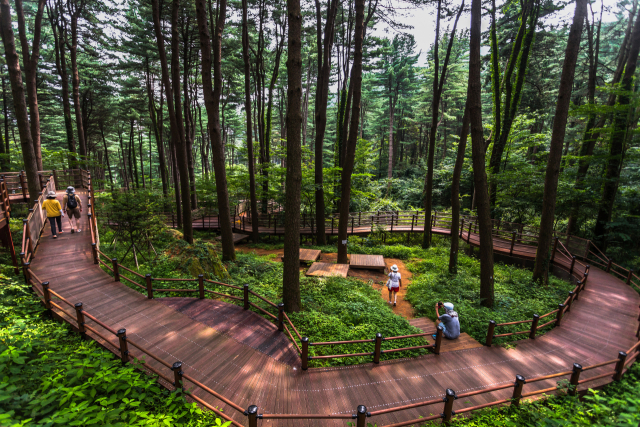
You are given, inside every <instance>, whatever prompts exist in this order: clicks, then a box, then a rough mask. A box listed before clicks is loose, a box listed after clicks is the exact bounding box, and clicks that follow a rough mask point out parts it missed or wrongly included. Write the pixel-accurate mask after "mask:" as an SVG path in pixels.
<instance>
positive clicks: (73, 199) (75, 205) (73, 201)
mask: <svg viewBox="0 0 640 427" xmlns="http://www.w3.org/2000/svg"><path fill="white" fill-rule="evenodd" d="M62 206H64V211H65V212H66V214H67V215H68V216H69V224H71V232H72V233H74V232H75V231H77V232H78V233H79V232H81V231H82V230H80V214H81V213H82V202H80V197H78V196H76V189H75V188H73V187H67V194H65V195H64V197H63V199H62ZM74 218H75V222H76V227H74V226H73V220H74Z"/></svg>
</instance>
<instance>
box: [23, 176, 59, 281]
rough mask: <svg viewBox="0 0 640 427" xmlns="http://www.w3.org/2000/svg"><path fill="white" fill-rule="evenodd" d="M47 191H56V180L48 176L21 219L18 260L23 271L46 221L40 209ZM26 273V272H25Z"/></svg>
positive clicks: (27, 265) (29, 260)
mask: <svg viewBox="0 0 640 427" xmlns="http://www.w3.org/2000/svg"><path fill="white" fill-rule="evenodd" d="M49 191H56V182H55V179H54V178H53V176H50V177H49V178H48V179H47V180H46V181H45V182H44V186H43V188H42V191H41V192H40V194H39V195H38V198H37V199H36V200H35V203H34V204H33V207H32V208H31V209H29V215H27V217H26V218H25V219H23V220H22V245H21V250H20V260H21V262H22V266H23V267H22V268H23V270H24V271H26V269H28V268H29V265H30V263H31V259H32V258H33V256H34V251H35V248H36V246H37V245H38V241H39V240H40V235H41V234H42V230H43V229H44V226H45V224H46V221H47V215H46V214H45V213H44V212H43V211H42V203H43V202H44V200H45V199H46V195H47V193H48V192H49ZM25 275H26V273H25Z"/></svg>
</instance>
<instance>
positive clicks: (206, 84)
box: [196, 0, 236, 261]
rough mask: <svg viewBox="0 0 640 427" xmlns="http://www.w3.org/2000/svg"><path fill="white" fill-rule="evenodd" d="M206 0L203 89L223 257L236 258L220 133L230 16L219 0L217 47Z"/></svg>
mask: <svg viewBox="0 0 640 427" xmlns="http://www.w3.org/2000/svg"><path fill="white" fill-rule="evenodd" d="M206 7H207V3H206V0H197V1H196V16H197V18H198V34H199V35H200V51H201V55H202V92H203V94H204V105H205V108H206V109H207V118H208V122H209V132H210V133H211V146H212V150H213V152H212V154H213V156H212V157H213V172H214V174H215V177H216V194H217V196H218V210H219V211H220V216H219V217H220V234H221V237H222V259H223V260H225V261H232V260H234V259H236V252H235V248H234V245H233V224H232V223H231V217H230V212H231V210H230V207H229V190H228V189H227V172H226V169H225V166H226V165H225V161H224V147H223V146H222V138H221V135H220V93H221V90H222V33H223V31H224V24H225V19H226V17H227V0H219V3H218V17H217V20H216V24H215V35H214V39H213V49H212V46H211V37H210V35H209V25H208V23H207V12H206V10H207V9H206ZM212 50H213V84H212V82H211V68H212V60H211V51H212Z"/></svg>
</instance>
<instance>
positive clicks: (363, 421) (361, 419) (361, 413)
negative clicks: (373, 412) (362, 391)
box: [356, 405, 370, 427]
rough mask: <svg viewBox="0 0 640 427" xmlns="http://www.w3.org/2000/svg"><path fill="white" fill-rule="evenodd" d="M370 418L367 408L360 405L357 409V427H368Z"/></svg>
mask: <svg viewBox="0 0 640 427" xmlns="http://www.w3.org/2000/svg"><path fill="white" fill-rule="evenodd" d="M368 416H370V414H369V413H368V412H367V407H366V406H364V405H358V407H357V408H356V427H367V417H368Z"/></svg>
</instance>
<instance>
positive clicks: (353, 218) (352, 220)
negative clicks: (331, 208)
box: [351, 217, 356, 234]
mask: <svg viewBox="0 0 640 427" xmlns="http://www.w3.org/2000/svg"><path fill="white" fill-rule="evenodd" d="M355 220H356V218H355V217H351V234H353V223H354V222H355Z"/></svg>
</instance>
